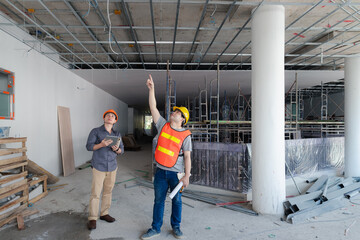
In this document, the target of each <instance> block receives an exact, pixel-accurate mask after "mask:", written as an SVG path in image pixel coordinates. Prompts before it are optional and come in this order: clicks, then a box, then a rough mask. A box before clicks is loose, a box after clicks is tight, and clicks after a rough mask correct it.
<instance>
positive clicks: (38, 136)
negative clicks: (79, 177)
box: [0, 19, 128, 176]
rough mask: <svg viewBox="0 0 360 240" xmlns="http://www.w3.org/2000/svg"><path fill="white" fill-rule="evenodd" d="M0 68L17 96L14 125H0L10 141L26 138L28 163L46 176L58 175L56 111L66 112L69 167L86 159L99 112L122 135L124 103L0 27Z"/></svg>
mask: <svg viewBox="0 0 360 240" xmlns="http://www.w3.org/2000/svg"><path fill="white" fill-rule="evenodd" d="M0 22H1V19H0ZM0 66H1V67H2V68H5V69H9V71H12V72H15V74H16V89H15V90H16V93H17V96H16V101H15V108H16V114H17V115H16V118H15V120H13V121H10V120H0V126H11V131H10V136H11V137H14V136H15V135H16V136H23V137H28V141H27V147H28V153H27V154H28V157H29V159H31V160H33V161H34V162H35V163H37V164H38V165H40V166H41V167H43V168H44V169H46V170H47V171H49V172H51V173H52V174H54V175H57V176H58V175H60V174H61V173H62V170H61V168H62V165H61V159H60V141H59V129H58V121H57V106H64V107H68V108H69V109H70V112H71V126H72V137H73V145H74V158H75V166H79V165H81V164H83V163H84V162H86V161H87V160H90V159H91V156H92V153H91V152H88V151H87V150H86V148H85V145H86V140H87V137H88V134H89V132H90V131H91V129H92V128H94V127H97V126H100V125H101V124H102V123H103V119H102V115H103V113H104V111H105V110H107V109H110V108H112V109H114V110H115V111H116V112H117V113H118V115H119V121H118V122H117V123H116V125H115V129H118V130H120V132H121V134H125V133H126V132H127V121H128V120H127V114H128V110H127V109H128V106H127V104H125V103H123V102H121V101H120V100H118V99H116V98H115V97H113V96H111V95H110V94H108V93H106V92H104V91H103V90H101V89H99V88H98V87H96V86H94V85H93V84H91V83H90V82H88V81H85V80H84V79H82V78H81V77H79V76H77V75H76V74H74V73H73V72H71V71H70V70H67V69H65V68H63V67H62V66H60V65H59V64H57V63H55V62H54V61H52V60H49V59H48V58H47V57H45V56H43V55H41V54H40V53H38V52H36V51H35V50H31V48H30V47H29V46H27V45H25V44H23V43H21V42H20V41H18V40H17V39H15V38H13V37H11V36H10V35H8V34H7V33H4V32H3V31H2V30H1V27H0Z"/></svg>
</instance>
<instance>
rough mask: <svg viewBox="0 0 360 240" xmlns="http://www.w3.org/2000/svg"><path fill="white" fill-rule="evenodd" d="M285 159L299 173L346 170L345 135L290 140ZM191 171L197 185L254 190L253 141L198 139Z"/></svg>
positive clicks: (296, 174)
mask: <svg viewBox="0 0 360 240" xmlns="http://www.w3.org/2000/svg"><path fill="white" fill-rule="evenodd" d="M285 160H286V162H287V163H288V165H289V168H290V171H291V172H292V173H293V175H295V176H299V175H303V174H313V173H315V172H317V171H321V170H331V169H336V170H337V171H339V172H342V171H343V168H344V137H336V138H313V139H295V140H286V141H285ZM284 169H285V171H286V176H287V177H290V174H289V171H288V170H287V169H286V168H284ZM191 172H192V177H191V181H192V183H194V184H199V185H205V186H210V187H216V188H222V189H227V190H232V191H237V192H241V193H247V192H248V191H249V189H251V144H226V143H204V142H194V147H193V152H192V170H191Z"/></svg>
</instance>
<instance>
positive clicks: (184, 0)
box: [21, 0, 360, 7]
mask: <svg viewBox="0 0 360 240" xmlns="http://www.w3.org/2000/svg"><path fill="white" fill-rule="evenodd" d="M21 1H22V2H34V0H21ZM46 1H47V2H61V1H62V0H46ZM69 1H71V2H79V0H69ZM109 1H110V2H111V3H115V2H120V1H121V0H109ZM97 2H99V3H106V2H107V0H97ZM125 2H129V3H148V2H149V0H125ZM153 2H154V3H174V1H173V0H153ZM182 3H183V4H203V3H204V1H203V0H182ZM209 4H214V5H215V4H216V5H230V4H231V1H211V2H210V3H209ZM259 4H260V1H254V2H246V1H241V2H240V1H239V2H237V3H236V5H244V6H257V5H259ZM266 5H284V6H313V5H314V3H312V2H303V1H301V0H299V1H298V2H282V1H277V2H275V1H274V2H266ZM323 5H324V6H335V7H338V6H340V5H341V4H338V3H333V2H324V3H323ZM346 6H360V2H351V1H349V2H348V3H347V4H346Z"/></svg>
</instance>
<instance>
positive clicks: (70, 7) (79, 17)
mask: <svg viewBox="0 0 360 240" xmlns="http://www.w3.org/2000/svg"><path fill="white" fill-rule="evenodd" d="M64 3H65V5H66V6H67V7H68V8H69V9H70V11H71V12H72V14H74V16H75V17H76V18H77V19H78V20H79V22H80V23H81V24H82V25H83V26H84V28H85V29H86V30H87V32H88V33H89V35H90V36H91V38H92V39H93V40H94V41H96V42H97V45H99V46H100V48H101V49H102V50H103V51H104V52H105V53H106V55H107V56H108V57H109V58H110V59H111V61H113V62H114V63H115V60H114V58H113V57H112V56H111V55H110V54H109V53H108V52H107V50H106V49H105V48H104V46H103V45H102V44H101V43H99V39H98V38H97V37H96V36H95V33H94V32H93V31H92V30H91V29H90V28H87V27H86V26H87V24H86V22H85V20H84V19H83V18H82V17H81V16H80V15H79V14H78V12H77V10H76V9H75V7H74V6H73V4H72V3H70V2H69V1H68V0H64ZM113 65H114V66H115V68H118V66H117V65H116V64H113Z"/></svg>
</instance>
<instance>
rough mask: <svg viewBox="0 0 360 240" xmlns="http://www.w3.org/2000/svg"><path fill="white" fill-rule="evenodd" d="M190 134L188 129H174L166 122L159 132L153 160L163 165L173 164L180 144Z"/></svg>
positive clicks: (171, 165) (177, 155) (169, 166)
mask: <svg viewBox="0 0 360 240" xmlns="http://www.w3.org/2000/svg"><path fill="white" fill-rule="evenodd" d="M189 135H191V132H190V131H189V130H185V131H176V130H175V129H173V128H171V126H170V123H166V124H165V125H164V127H163V128H162V129H161V132H160V134H159V139H158V143H157V145H156V149H155V160H156V162H157V163H159V164H160V165H162V166H164V167H168V168H171V167H173V166H175V164H176V162H177V159H178V157H179V153H180V149H181V146H182V144H183V142H184V140H185V138H186V137H188V136H189Z"/></svg>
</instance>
